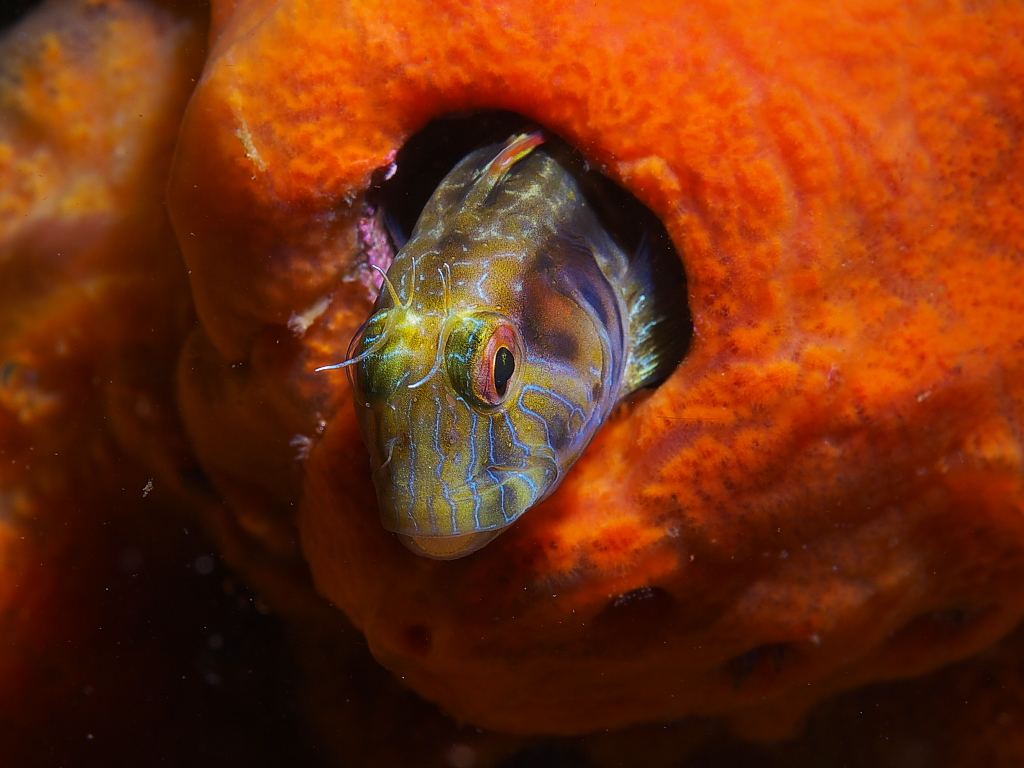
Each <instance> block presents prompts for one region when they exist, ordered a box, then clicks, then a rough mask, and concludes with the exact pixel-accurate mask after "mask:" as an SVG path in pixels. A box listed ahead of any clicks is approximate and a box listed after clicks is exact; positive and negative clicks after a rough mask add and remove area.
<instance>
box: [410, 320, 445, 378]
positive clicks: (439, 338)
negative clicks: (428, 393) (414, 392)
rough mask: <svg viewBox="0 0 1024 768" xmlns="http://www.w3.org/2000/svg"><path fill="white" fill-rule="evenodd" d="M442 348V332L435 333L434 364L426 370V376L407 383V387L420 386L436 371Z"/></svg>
mask: <svg viewBox="0 0 1024 768" xmlns="http://www.w3.org/2000/svg"><path fill="white" fill-rule="evenodd" d="M443 350H444V334H443V333H439V334H437V352H436V353H435V354H434V364H433V365H432V366H431V368H430V370H429V371H427V375H426V376H424V377H423V378H422V379H420V380H419V381H417V382H415V383H413V384H409V385H408V388H409V389H416V387H418V386H420V385H421V384H424V383H426V382H427V381H428V380H429V379H430V377H431V376H433V375H434V374H435V373H437V369H438V368H440V367H441V354H442V352H443Z"/></svg>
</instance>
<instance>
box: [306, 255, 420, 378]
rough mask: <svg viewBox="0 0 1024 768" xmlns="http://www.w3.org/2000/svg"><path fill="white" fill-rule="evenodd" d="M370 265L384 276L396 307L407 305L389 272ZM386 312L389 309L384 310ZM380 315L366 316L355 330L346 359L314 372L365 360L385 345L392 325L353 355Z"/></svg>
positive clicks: (321, 367)
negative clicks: (399, 296) (399, 295)
mask: <svg viewBox="0 0 1024 768" xmlns="http://www.w3.org/2000/svg"><path fill="white" fill-rule="evenodd" d="M370 267H371V268H372V269H376V270H377V271H378V272H380V274H381V276H382V277H383V278H384V285H385V287H386V288H387V289H388V292H389V293H390V295H391V301H392V302H393V303H394V305H395V306H396V307H401V306H405V305H403V304H402V303H401V301H400V300H399V298H398V291H396V290H395V286H394V285H393V284H392V282H391V280H389V279H388V274H387V272H385V271H384V270H383V269H381V268H380V267H378V266H377V265H376V264H371V265H370ZM384 312H385V313H386V312H387V310H384ZM379 315H380V313H379V312H375V313H374V314H372V315H370V316H369V317H368V318H366V322H364V323H363V324H362V325H361V326H359V330H357V331H356V332H355V334H354V335H353V336H352V341H350V342H349V345H348V350H347V352H346V357H345V359H344V360H342V361H341V362H340V363H334V364H333V365H321V366H320V367H319V368H314V369H313V373H320V371H333V370H335V369H338V368H347V367H348V366H350V365H354V364H355V363H358V362H359V361H360V360H365V359H366V358H367V357H369V356H370V355H372V354H373V353H374V352H376V351H377V350H378V349H380V348H381V346H383V345H384V342H385V341H386V340H387V337H388V331H389V330H390V329H391V326H390V325H386V326H385V328H384V333H382V334H381V335H380V338H379V339H377V340H376V341H375V342H374V343H373V344H371V345H370V348H369V349H365V350H363V352H362V354H360V355H358V356H356V357H353V356H352V353H353V352H354V351H355V348H356V347H357V346H358V345H359V340H360V339H361V338H362V337H363V334H364V333H365V332H366V328H367V326H369V324H370V323H371V322H373V319H374V318H375V317H378V316H379Z"/></svg>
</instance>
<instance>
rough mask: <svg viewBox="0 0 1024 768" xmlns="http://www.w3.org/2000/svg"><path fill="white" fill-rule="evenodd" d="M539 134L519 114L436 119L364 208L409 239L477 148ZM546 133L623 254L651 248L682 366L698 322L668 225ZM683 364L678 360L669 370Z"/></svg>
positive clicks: (378, 179)
mask: <svg viewBox="0 0 1024 768" xmlns="http://www.w3.org/2000/svg"><path fill="white" fill-rule="evenodd" d="M537 127H538V126H537V124H536V123H534V122H532V121H530V120H528V119H527V118H525V117H523V116H522V115H519V114H516V113H514V112H501V111H481V112H474V113H470V114H462V115H453V116H448V117H442V118H439V119H437V120H433V121H431V122H430V123H428V124H427V125H426V126H425V127H424V128H423V129H422V130H420V131H419V132H417V133H416V134H415V135H413V136H412V137H411V138H410V139H409V140H408V141H407V142H406V143H405V145H404V146H403V147H402V149H401V150H399V152H398V155H397V157H396V158H395V172H394V175H392V176H391V178H389V179H386V178H384V176H385V175H386V174H385V173H384V172H378V173H377V174H376V176H375V178H374V183H373V187H372V188H371V189H370V190H369V191H368V192H367V196H366V201H367V203H368V204H369V205H371V206H373V207H374V208H383V209H384V210H385V211H386V212H387V215H388V218H389V219H390V221H391V222H392V224H393V225H395V227H396V228H397V229H398V230H399V233H400V234H401V235H402V236H403V237H404V238H407V237H408V236H409V235H410V234H411V233H412V230H413V227H414V226H415V225H416V221H417V219H418V218H419V215H420V213H421V212H422V211H423V207H424V206H425V205H426V203H427V200H428V199H429V198H430V196H431V194H433V192H434V190H435V189H436V188H437V186H438V184H440V183H441V181H442V179H444V177H445V176H446V175H447V174H448V172H449V171H451V169H452V168H453V167H455V165H456V164H457V163H458V162H459V161H460V160H461V159H462V158H463V157H465V156H466V155H468V154H469V153H470V152H472V151H474V150H476V149H479V148H480V147H483V146H486V145H488V144H494V143H497V142H501V141H504V140H505V139H507V138H508V137H509V136H511V135H512V134H513V133H516V132H519V131H524V130H534V129H536V128H537ZM541 127H543V126H541ZM545 134H546V141H545V143H544V144H543V145H542V148H543V150H544V151H545V152H548V153H549V154H551V155H552V156H553V157H555V158H556V159H557V160H558V161H559V162H560V163H561V164H562V165H563V166H564V167H565V168H566V169H567V170H568V171H569V172H570V173H571V174H572V175H573V176H574V177H575V179H576V181H577V183H578V184H579V185H580V189H581V190H582V192H583V194H584V196H585V197H586V199H587V202H588V203H589V204H590V205H591V207H592V208H593V209H594V211H595V212H596V213H597V216H598V218H599V219H600V221H601V223H602V224H603V226H604V228H605V229H606V230H607V231H608V233H609V234H610V235H611V236H612V238H614V239H615V241H616V242H617V243H618V245H619V247H620V248H622V249H623V251H624V252H625V253H626V254H628V255H630V256H632V255H633V254H635V253H636V252H637V251H638V249H639V248H641V247H644V248H647V249H648V251H649V253H650V259H651V264H652V272H653V278H654V282H655V284H656V285H657V287H658V291H657V293H658V296H659V301H660V303H661V305H662V306H664V307H667V308H669V309H670V311H671V312H677V313H678V315H676V316H675V317H674V319H675V320H676V323H675V326H674V329H673V332H677V333H679V334H681V335H683V336H684V337H685V339H684V343H681V344H679V345H678V346H677V347H676V349H677V351H678V355H679V358H680V359H682V356H683V354H684V353H685V351H686V349H687V347H688V346H689V340H690V338H691V337H692V335H693V318H692V317H691V315H690V312H689V308H688V302H687V293H686V275H685V272H684V271H683V262H682V259H681V258H680V257H679V254H678V253H677V252H676V250H675V246H674V245H673V244H672V240H671V238H670V237H669V236H668V232H667V231H666V229H665V226H664V225H663V224H662V223H661V221H660V220H659V219H658V217H657V216H655V215H654V213H653V212H652V211H651V210H650V209H649V208H648V207H647V206H645V205H644V204H643V203H641V202H640V201H639V200H638V199H637V198H636V197H634V196H633V195H632V194H630V193H629V192H628V191H626V190H625V189H623V188H622V187H620V186H619V185H618V184H616V183H615V182H614V181H612V180H611V179H609V178H608V177H607V176H604V175H603V174H601V173H599V172H598V171H597V170H596V169H594V168H591V166H590V164H589V162H588V161H587V159H586V158H585V157H584V156H583V155H582V154H581V153H580V152H578V151H576V150H575V149H574V148H573V147H572V146H570V145H569V144H568V143H567V142H566V141H564V140H563V139H561V138H559V137H558V136H557V135H555V134H553V133H551V132H550V131H548V130H546V129H545ZM676 329H678V330H676ZM678 362H679V360H673V361H672V364H673V365H672V366H671V367H674V365H675V364H676V363H678Z"/></svg>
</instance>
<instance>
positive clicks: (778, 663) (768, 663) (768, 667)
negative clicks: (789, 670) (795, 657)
mask: <svg viewBox="0 0 1024 768" xmlns="http://www.w3.org/2000/svg"><path fill="white" fill-rule="evenodd" d="M791 654H792V648H791V646H790V645H789V643H765V644H764V645H759V646H757V647H756V648H752V649H750V650H749V651H747V652H746V653H742V654H740V655H739V656H735V657H733V658H732V659H730V660H729V661H727V662H726V669H727V670H728V672H729V676H730V677H731V678H732V681H733V686H734V687H735V688H737V689H738V688H740V687H742V686H743V684H744V683H745V682H746V681H747V680H748V679H749V678H750V676H751V675H753V674H755V673H757V674H758V675H761V674H771V673H772V672H775V673H778V672H781V671H782V669H783V667H785V666H786V664H787V663H788V661H789V657H790V656H791Z"/></svg>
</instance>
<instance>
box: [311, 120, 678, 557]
mask: <svg viewBox="0 0 1024 768" xmlns="http://www.w3.org/2000/svg"><path fill="white" fill-rule="evenodd" d="M544 141H545V138H544V135H543V134H542V133H541V132H539V131H538V132H533V133H521V134H517V135H514V136H513V137H512V138H510V139H509V140H508V141H506V142H505V143H504V144H495V145H491V146H488V147H485V148H483V149H479V150H477V151H475V152H472V153H471V154H469V155H468V156H466V157H465V158H464V159H463V160H462V161H461V162H459V163H458V164H457V165H456V166H455V168H454V169H453V170H452V171H451V172H450V173H449V174H448V176H447V177H446V178H445V179H444V180H443V181H442V182H441V184H440V186H438V188H437V190H436V191H435V192H434V193H433V195H432V196H431V198H430V200H429V201H428V202H427V205H426V207H425V208H424V210H423V213H422V214H421V216H420V218H419V220H418V222H417V223H416V226H415V228H414V229H413V231H412V234H411V236H410V238H409V240H408V242H407V243H406V244H405V245H404V247H402V248H401V250H400V251H399V252H398V254H397V255H396V257H395V260H394V262H393V263H392V265H391V267H390V268H389V269H388V271H387V273H386V278H385V284H384V288H383V290H382V292H381V294H380V296H379V298H378V300H377V304H376V306H375V308H374V313H373V314H372V316H371V317H370V318H369V320H368V321H367V323H366V324H365V326H364V328H363V330H362V332H361V333H359V334H357V335H356V337H355V339H354V340H353V345H352V348H351V349H350V353H349V359H348V360H346V361H345V362H343V363H339V364H337V365H335V366H329V367H340V366H348V365H351V366H352V368H350V369H349V370H350V380H351V381H352V383H353V386H354V388H355V392H356V398H355V399H356V411H357V416H358V421H359V425H360V428H361V430H362V433H363V437H364V439H365V441H366V445H367V447H368V448H369V451H370V456H371V464H372V467H373V481H374V484H375V486H376V489H377V497H378V500H379V502H380V514H381V521H382V523H383V525H384V527H385V528H386V529H388V530H389V531H393V532H395V533H397V534H398V536H399V538H400V539H401V541H402V542H403V543H404V544H405V545H406V546H407V547H408V548H409V549H411V550H412V551H413V552H416V553H417V554H420V555H424V556H427V557H431V558H436V559H454V558H458V557H463V556H464V555H467V554H469V553H471V552H474V551H476V550H477V549H479V548H481V547H483V546H484V545H485V544H487V543H488V542H489V541H491V540H492V539H493V538H494V537H495V536H497V535H498V534H499V533H501V532H502V531H504V530H505V529H506V528H507V527H508V526H509V525H511V524H512V523H513V522H514V521H515V520H516V519H517V518H518V517H519V516H520V515H522V514H523V513H524V512H525V511H526V510H527V509H529V508H530V507H531V506H533V505H535V504H537V503H538V502H539V501H541V500H542V499H544V498H545V497H546V496H548V495H549V494H551V493H552V492H553V491H554V490H555V489H556V488H557V487H558V485H559V483H560V482H561V481H562V479H563V478H564V477H565V474H566V472H567V471H568V470H569V468H570V467H571V466H572V465H573V463H574V462H575V461H576V460H577V459H578V458H579V456H580V455H581V454H582V452H583V450H584V449H585V448H586V447H587V444H588V443H589V442H590V441H591V439H592V438H593V436H594V434H595V433H596V432H597V431H598V430H599V429H600V427H601V424H602V422H604V420H605V419H606V418H607V417H608V415H609V413H610V412H611V410H612V408H613V407H614V406H615V404H616V403H617V402H618V401H619V400H620V399H621V398H622V397H623V396H624V395H626V394H629V393H630V392H633V391H634V390H636V389H638V388H640V387H643V386H645V385H647V384H649V383H651V382H653V381H656V380H657V379H659V378H663V377H664V375H665V374H666V372H667V371H666V368H670V367H671V366H672V365H674V364H675V363H676V362H677V361H678V359H679V357H680V355H679V354H677V352H678V350H677V349H676V347H678V345H679V344H681V343H684V336H683V335H682V334H680V333H678V332H673V328H672V322H671V320H670V319H669V318H668V316H667V315H665V313H661V312H660V310H659V308H658V307H659V305H658V302H656V301H655V300H654V298H653V294H652V290H653V281H652V279H651V265H650V259H649V257H648V252H647V249H646V248H645V247H644V246H643V244H642V243H641V244H640V245H639V246H638V249H637V253H636V254H635V255H634V257H633V258H632V259H631V258H629V257H627V255H626V253H625V252H624V251H623V249H622V248H621V247H620V246H619V245H618V244H617V243H616V242H615V240H614V239H613V238H612V237H611V236H610V235H609V233H608V232H607V231H606V229H605V228H604V227H603V226H602V224H601V223H600V221H599V220H598V217H597V216H596V215H595V213H594V210H593V209H592V207H591V206H590V205H589V204H588V202H587V199H586V198H585V196H584V195H583V193H582V192H581V189H580V187H579V185H578V184H577V182H576V180H575V179H574V177H573V176H572V175H571V174H570V172H569V171H568V170H567V169H566V168H565V167H564V166H563V165H562V164H561V163H559V162H558V161H557V160H556V159H555V158H554V157H553V156H552V154H549V153H548V152H546V151H544V150H543V149H538V147H539V146H540V145H541V144H542V143H544Z"/></svg>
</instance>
